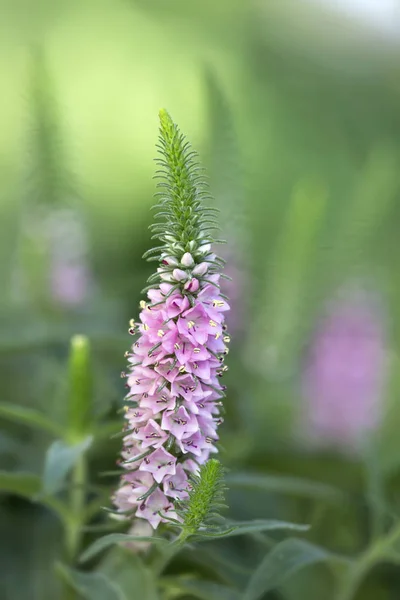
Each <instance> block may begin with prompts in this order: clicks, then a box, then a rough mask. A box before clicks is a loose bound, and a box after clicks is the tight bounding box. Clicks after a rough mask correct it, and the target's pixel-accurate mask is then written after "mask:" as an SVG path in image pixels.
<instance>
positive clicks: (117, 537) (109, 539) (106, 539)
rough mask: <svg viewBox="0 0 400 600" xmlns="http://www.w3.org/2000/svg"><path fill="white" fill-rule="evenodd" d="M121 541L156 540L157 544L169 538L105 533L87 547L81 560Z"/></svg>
mask: <svg viewBox="0 0 400 600" xmlns="http://www.w3.org/2000/svg"><path fill="white" fill-rule="evenodd" d="M121 542H154V543H155V544H166V543H167V540H165V539H164V538H159V537H151V536H137V535H128V534H126V533H111V534H109V535H104V536H103V537H101V538H99V539H98V540H96V541H95V542H94V543H93V544H92V545H91V546H89V547H88V548H86V550H85V551H84V552H83V554H82V555H81V557H80V559H79V562H81V563H83V562H86V561H87V560H89V559H91V558H93V557H94V556H96V555H97V554H99V552H102V551H103V550H105V549H106V548H109V547H110V546H113V545H114V544H119V543H121Z"/></svg>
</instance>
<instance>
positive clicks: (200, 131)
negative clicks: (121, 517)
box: [0, 0, 400, 600]
mask: <svg viewBox="0 0 400 600" xmlns="http://www.w3.org/2000/svg"><path fill="white" fill-rule="evenodd" d="M324 4H325V3H323V2H321V3H318V2H314V3H313V2H307V1H306V0H304V1H303V2H300V1H298V2H295V1H294V0H293V1H291V0H282V1H281V2H278V1H276V0H271V1H269V2H267V1H265V2H262V1H257V0H246V1H245V0H229V1H228V0H219V1H217V2H215V1H213V2H212V1H211V0H202V1H201V2H198V1H192V2H182V1H178V0H146V1H144V0H143V1H142V0H136V1H134V0H130V1H129V0H125V1H123V0H120V1H117V0H108V1H107V0H96V1H94V0H84V1H82V0H81V1H79V2H78V1H76V0H72V1H70V2H61V1H60V0H52V1H51V2H50V1H48V0H42V1H36V2H32V1H29V2H28V1H27V0H13V1H12V2H11V1H10V0H2V1H1V3H0V72H1V83H2V85H1V94H0V124H1V134H0V273H1V279H2V282H3V283H2V286H1V293H0V381H1V390H2V397H1V401H2V402H7V403H12V404H15V405H18V406H19V405H22V406H26V407H30V408H35V409H40V410H42V411H44V412H45V413H46V415H47V416H49V417H51V418H52V419H55V420H56V421H58V422H59V423H61V424H62V423H64V420H65V410H66V408H65V405H66V400H65V398H66V388H67V382H66V360H67V355H68V344H69V339H70V337H71V336H72V335H73V334H76V333H81V334H86V335H87V336H88V337H89V338H90V341H91V345H92V350H93V369H94V389H95V394H94V397H95V413H96V415H97V416H98V418H99V419H102V420H103V423H106V422H107V421H108V420H110V421H115V419H116V418H117V410H118V408H119V407H120V406H121V402H122V397H123V395H124V390H123V383H121V380H120V378H119V373H120V371H121V370H122V369H123V368H124V366H125V365H124V362H125V361H124V358H123V352H124V351H125V350H126V349H127V347H128V345H129V338H128V334H127V328H128V321H129V319H130V318H131V317H136V315H137V313H138V303H139V300H140V299H141V294H140V290H141V289H142V287H143V286H144V285H145V280H146V278H147V276H148V274H149V273H150V271H151V268H152V265H151V264H150V265H149V264H148V263H146V262H145V261H143V260H141V256H142V254H143V253H144V252H145V251H146V249H148V248H149V247H150V244H151V241H150V235H149V231H148V225H149V224H150V223H151V218H152V214H151V211H150V207H151V205H152V202H153V194H154V191H155V183H154V181H153V179H152V177H153V174H154V169H155V164H154V162H153V158H154V157H155V152H156V149H155V144H156V142H157V128H158V121H157V115H158V110H159V108H161V107H166V108H167V109H168V110H169V111H170V113H171V115H172V117H173V119H174V120H175V121H176V122H177V123H178V124H179V126H180V128H181V129H182V131H183V132H184V133H185V134H186V135H187V137H188V139H189V140H190V141H191V143H192V144H193V146H194V147H195V148H196V149H197V150H198V152H199V155H200V159H201V162H202V164H203V165H204V166H205V167H206V169H207V171H208V174H209V177H210V186H211V191H212V193H213V196H214V198H215V205H216V206H217V207H218V208H219V209H220V210H221V229H222V231H221V237H223V238H226V239H227V240H228V244H227V245H226V247H223V246H221V253H222V254H223V255H224V256H226V258H227V259H228V267H227V270H228V272H230V273H231V274H232V275H233V282H232V284H231V290H230V292H229V293H230V294H231V295H232V297H233V300H234V302H233V311H232V316H231V325H230V329H231V333H232V349H231V353H230V355H229V366H230V371H229V373H228V375H227V378H226V384H227V385H228V389H229V394H228V398H227V401H226V420H225V425H224V427H223V432H222V446H223V450H222V452H221V460H222V461H223V462H224V463H225V464H226V465H227V466H228V467H229V468H230V470H231V472H232V477H233V478H234V476H235V472H239V471H241V472H244V471H246V472H249V471H251V472H256V473H259V474H265V475H266V476H267V475H268V477H269V476H277V479H276V480H274V479H273V478H272V479H271V478H270V479H265V482H266V483H265V486H266V487H265V489H262V486H261V488H260V487H258V488H257V489H253V488H252V487H251V486H250V485H249V486H247V487H246V486H245V489H244V490H243V489H239V488H238V487H235V485H233V486H232V489H231V492H230V494H229V503H230V514H231V515H233V516H235V517H236V518H258V517H264V518H267V517H268V518H270V517H273V518H284V519H287V520H290V519H292V520H297V521H300V522H311V523H312V524H313V528H312V531H311V533H310V536H311V537H310V539H312V540H313V541H315V542H316V543H319V544H321V545H323V546H326V547H328V548H330V549H331V550H333V551H335V552H344V553H346V554H352V553H354V552H358V551H359V550H360V549H361V548H363V547H364V545H365V544H366V540H367V539H368V537H369V535H370V524H369V522H370V519H369V517H370V514H371V513H373V514H375V512H378V513H379V514H380V515H381V516H382V510H383V513H384V515H383V520H384V522H385V524H386V523H388V522H390V520H391V519H394V515H396V514H398V511H399V510H400V505H399V502H400V496H399V492H400V477H399V470H398V469H399V465H400V460H399V457H400V441H399V436H398V428H399V427H400V406H399V398H398V394H399V385H400V382H399V378H398V376H397V373H398V365H399V359H398V349H399V343H400V312H399V308H398V307H399V306H400V272H399V268H398V267H399V261H398V256H399V251H400V240H399V235H398V230H399V222H400V202H399V192H400V174H399V164H400V142H399V140H400V111H399V100H400V79H399V76H400V62H399V61H400V34H399V36H398V37H396V35H394V34H392V29H393V27H391V28H390V31H389V29H388V30H386V29H385V28H384V27H377V26H375V25H377V24H380V21H378V20H377V22H376V23H374V21H373V20H371V21H367V20H365V19H364V18H361V17H360V18H359V19H358V18H357V15H355V16H354V17H353V18H350V17H346V16H344V15H341V14H340V12H339V11H333V10H331V9H330V8H329V7H328V6H324ZM384 5H385V3H383V4H382V7H383V8H382V10H383V9H384ZM389 22H390V23H391V25H392V26H393V22H391V21H390V18H389ZM343 286H350V287H352V286H356V287H357V288H360V289H363V290H365V289H366V290H368V294H370V295H371V296H373V297H374V303H375V301H376V299H378V300H377V304H376V306H378V308H377V309H376V310H375V308H374V309H373V310H372V313H373V316H372V317H371V318H372V320H374V319H375V321H374V322H376V323H377V325H376V327H377V328H378V329H379V331H380V328H381V329H382V332H384V333H382V336H383V339H384V354H385V358H384V367H383V366H382V364H381V363H380V362H379V361H378V362H379V364H375V362H374V360H372V361H371V360H370V362H368V360H369V359H367V363H366V365H367V366H365V367H363V366H361V367H360V369H361V372H363V370H364V371H367V372H368V373H370V372H373V371H374V369H380V370H381V371H382V373H383V374H382V377H381V379H382V381H383V383H382V385H381V386H380V387H379V386H378V387H379V390H378V392H377V393H376V394H375V396H376V397H375V402H374V407H375V408H374V410H375V411H376V413H377V415H378V416H377V417H376V426H375V427H373V430H374V431H373V435H372V436H371V435H368V436H366V438H365V440H364V438H362V439H361V441H360V439H359V437H360V436H358V437H357V440H356V442H354V443H351V444H350V449H349V448H347V447H346V451H345V452H343V448H344V446H345V444H344V443H343V440H342V438H341V434H340V432H339V434H338V436H337V438H336V439H334V436H333V439H332V440H329V444H323V443H322V444H321V441H319V442H318V443H317V444H314V443H312V444H310V443H309V437H311V436H309V434H308V433H307V427H306V428H305V429H306V431H305V432H304V430H303V422H304V421H307V420H308V417H307V411H309V410H312V408H311V409H310V405H309V404H307V402H306V400H305V399H304V394H303V393H302V389H303V383H302V382H303V379H304V371H305V369H306V364H307V361H308V360H309V356H310V354H309V350H310V348H311V347H312V344H313V339H314V333H315V331H316V330H317V329H318V326H319V325H318V324H319V323H320V322H321V319H323V316H324V314H325V313H326V311H327V310H328V309H327V306H329V300H330V299H332V298H333V299H334V298H336V295H337V293H338V290H341V289H342V288H343ZM368 294H367V295H368ZM327 303H328V304H327ZM374 307H375V304H374ZM374 327H375V326H374ZM367 329H368V326H367ZM322 331H323V326H322ZM374 331H375V329H374ZM321 335H323V334H321ZM349 335H350V337H351V331H350V333H349ZM368 335H369V334H367V337H368ZM357 343H358V342H357ZM355 354H357V351H356V352H355ZM357 356H358V354H357ZM362 356H363V354H362V351H361V359H360V360H362ZM353 357H354V355H353V354H352V351H350V354H349V357H346V356H343V355H340V356H339V358H338V360H339V359H340V358H342V359H343V360H344V361H345V363H346V364H350V367H349V368H350V370H351V360H352V358H353ZM356 360H358V359H356ZM357 364H358V363H357ZM338 373H339V372H338ZM338 377H339V375H338ZM362 377H363V374H362V373H361V375H360V378H361V379H362ZM366 377H367V384H366V386H367V387H368V374H367V375H366ZM341 389H342V391H343V393H341V398H342V401H343V403H344V404H346V405H347V404H348V403H351V402H352V393H351V383H349V389H348V390H347V388H346V382H344V383H343V382H342V388H341ZM321 398H322V399H321ZM362 398H363V397H362V394H361V401H360V406H361V408H360V410H361V411H362V410H363V409H362ZM319 401H320V402H322V403H323V401H324V400H323V394H322V396H321V397H320V398H319V400H316V403H317V404H318V402H319ZM311 406H313V405H312V404H311ZM357 406H358V405H357ZM336 410H337V411H338V412H340V411H342V410H343V409H342V407H341V405H340V404H339V405H338V406H337V408H336ZM364 410H367V411H372V408H370V406H369V405H368V407H367V409H364ZM355 411H356V412H357V408H355ZM346 414H347V413H346ZM343 418H344V420H345V421H348V420H349V419H351V418H353V417H351V416H345V417H343ZM354 419H356V420H357V414H356V415H355V416H354ZM361 429H362V427H361ZM369 429H370V428H369ZM110 430H111V431H112V427H111V428H110ZM361 437H362V436H361ZM50 440H51V438H50V437H48V436H46V435H44V434H43V433H42V432H40V431H38V432H35V431H33V432H32V431H31V429H29V428H27V427H24V426H22V425H21V424H17V423H15V422H10V419H8V418H4V419H2V421H1V428H0V466H1V468H2V469H3V470H9V471H16V472H19V471H28V472H33V473H39V474H40V473H41V470H42V465H43V460H44V455H45V451H46V448H47V446H48V445H49V442H50ZM118 449H119V440H111V441H108V439H107V437H106V438H105V439H103V441H102V442H101V443H100V444H98V445H96V446H95V447H94V448H92V450H91V451H90V473H91V477H92V480H93V481H95V480H96V481H97V479H98V475H97V474H98V473H99V472H100V471H104V470H107V469H109V468H112V466H113V464H114V463H115V458H116V456H117V453H118ZM371 464H372V465H373V466H372V467H371ZM286 476H290V477H295V478H305V480H307V481H310V482H315V483H316V484H318V485H321V486H322V485H323V484H326V485H328V484H329V485H332V486H335V487H337V488H338V489H340V490H342V491H343V492H345V493H346V494H348V498H351V500H350V499H348V500H346V501H345V502H343V503H340V502H339V505H335V506H330V505H329V502H328V503H327V505H325V503H324V502H325V501H324V500H323V498H322V499H321V498H320V499H318V498H317V495H318V490H320V491H321V489H325V488H320V487H318V486H317V487H316V488H313V487H312V486H311V488H310V490H311V491H309V492H306V493H305V492H304V490H303V493H301V492H300V493H299V491H298V490H297V491H296V489H295V490H294V491H293V490H292V491H290V490H289V492H287V490H286V492H285V490H284V489H283V491H282V489H281V487H280V486H281V485H282V486H283V488H284V487H285V481H286V483H287V482H288V481H292V480H286V479H282V480H281V479H279V477H283V478H284V477H286ZM268 481H269V483H268ZM274 481H275V484H274ZM296 481H297V480H296ZM282 482H283V483H282ZM101 485H103V487H104V494H105V497H106V498H107V494H108V489H111V488H112V485H114V484H113V483H111V484H110V487H109V488H107V487H106V484H105V482H104V481H101ZM274 485H275V487H276V489H274ZM293 485H294V484H293ZM256 487H257V486H256ZM250 488H251V489H250ZM289 488H290V486H289ZM294 488H296V486H295V485H294ZM307 489H308V488H307ZM292 492H293V493H292ZM321 497H323V493H322V492H321ZM346 497H347V496H346ZM382 498H384V499H385V500H384V501H383V500H382ZM381 501H382V502H384V505H385V506H384V508H383V509H382V505H381ZM104 503H107V499H105V500H104V501H103V504H104ZM376 508H377V510H376ZM0 509H1V510H0V539H1V540H2V542H1V544H0V571H1V579H2V592H0V598H1V599H4V600H15V599H18V600H19V599H21V600H23V599H25V598H26V599H28V598H29V600H35V599H42V598H44V599H45V598H51V599H53V598H55V599H56V598H57V597H58V596H57V593H58V592H57V583H56V582H55V581H54V580H53V576H52V562H51V559H52V557H54V555H56V554H57V552H58V551H59V550H58V547H59V543H60V542H59V537H60V532H59V531H58V525H57V522H56V520H55V519H54V518H53V516H52V514H51V513H50V512H47V511H46V510H45V509H42V508H39V507H38V506H37V505H35V504H31V503H29V502H27V501H25V500H22V499H20V498H18V497H17V496H16V495H13V494H6V493H5V494H4V495H3V496H2V497H1V507H0ZM378 516H379V515H378ZM239 550H240V549H239V547H238V546H233V547H229V552H230V553H231V554H232V555H233V554H234V553H235V552H236V553H239V554H240V551H239ZM225 551H226V552H227V550H226V549H221V556H224V552H225ZM248 552H249V554H248V557H247V558H248V562H249V564H251V563H252V561H253V560H257V559H256V558H252V556H250V550H249V551H248ZM199 556H200V555H199ZM203 558H204V557H203ZM225 558H226V557H225ZM198 562H199V563H201V560H200V558H199V559H198ZM221 562H223V561H221ZM201 568H202V567H201V565H200V566H199V569H200V570H201ZM204 568H205V567H204ZM207 568H208V567H207ZM224 568H225V567H224ZM221 572H223V567H222V566H221ZM220 575H221V573H220ZM231 575H232V574H230V575H229V576H231ZM224 576H225V575H224ZM226 577H228V575H226ZM331 578H332V573H331V572H330V571H329V570H328V569H324V568H323V567H318V568H317V567H315V568H314V567H312V568H311V569H308V570H307V572H305V571H304V573H301V574H299V575H297V576H296V578H294V579H293V580H291V582H289V583H288V584H287V585H286V586H285V587H284V588H281V589H280V591H278V592H271V593H270V594H269V595H268V598H273V597H276V598H279V597H282V595H283V597H285V598H288V599H289V600H302V599H303V598H304V599H305V598H307V600H312V599H313V598H315V599H318V600H320V599H321V598H324V600H325V599H326V600H329V598H331V595H330V594H331V593H332V585H331ZM52 586H55V587H52ZM274 594H276V596H274ZM399 595H400V575H399V573H398V569H397V568H396V567H390V566H386V565H385V566H383V567H379V568H377V569H376V570H375V571H374V573H373V576H371V582H369V580H368V585H366V586H365V589H364V588H363V590H362V591H361V592H360V596H359V597H360V598H363V600H369V599H370V598H371V600H372V599H373V600H390V599H394V598H398V597H399ZM133 597H134V596H132V598H133ZM187 597H191V596H187ZM266 597H267V596H266ZM332 597H333V596H332ZM357 597H358V596H357Z"/></svg>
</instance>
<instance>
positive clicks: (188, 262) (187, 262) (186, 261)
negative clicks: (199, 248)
mask: <svg viewBox="0 0 400 600" xmlns="http://www.w3.org/2000/svg"><path fill="white" fill-rule="evenodd" d="M181 263H182V264H183V265H184V266H185V267H191V266H192V265H194V260H193V256H192V255H191V254H190V253H189V252H185V254H184V255H183V256H182V258H181Z"/></svg>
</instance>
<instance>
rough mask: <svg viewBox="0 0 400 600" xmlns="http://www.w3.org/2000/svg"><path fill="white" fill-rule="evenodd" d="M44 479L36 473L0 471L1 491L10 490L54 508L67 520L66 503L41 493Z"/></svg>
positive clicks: (12, 492)
mask: <svg viewBox="0 0 400 600" xmlns="http://www.w3.org/2000/svg"><path fill="white" fill-rule="evenodd" d="M41 491H42V481H41V479H40V477H39V476H38V475H35V474H34V473H23V472H20V473H18V472H17V473H7V472H5V471H0V492H8V493H9V494H16V495H17V496H22V498H27V499H28V500H31V501H32V502H40V504H43V506H47V507H48V508H50V509H51V510H53V511H54V512H55V513H56V514H57V515H58V516H59V517H60V519H61V520H63V521H64V522H66V521H67V520H68V519H69V513H68V510H67V508H66V507H65V505H64V504H63V503H62V502H60V501H59V500H58V499H57V498H54V497H53V496H45V495H41Z"/></svg>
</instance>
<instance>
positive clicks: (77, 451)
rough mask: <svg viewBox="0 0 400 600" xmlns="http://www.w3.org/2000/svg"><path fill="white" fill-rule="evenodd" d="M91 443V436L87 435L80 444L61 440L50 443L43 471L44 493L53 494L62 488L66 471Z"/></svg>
mask: <svg viewBox="0 0 400 600" xmlns="http://www.w3.org/2000/svg"><path fill="white" fill-rule="evenodd" d="M91 443H92V437H91V436H88V437H87V438H86V439H84V440H83V441H82V442H81V443H80V444H75V445H74V446H72V445H70V444H67V443H66V442H63V441H62V440H57V441H55V442H53V444H51V446H50V447H49V449H48V450H47V454H46V461H45V466H44V473H43V488H42V491H43V492H44V493H45V494H54V493H56V492H57V491H59V490H60V488H62V486H63V485H64V482H65V479H66V477H67V475H68V473H69V472H70V470H71V469H72V467H73V466H74V465H75V463H76V461H77V460H78V458H79V457H80V456H81V455H82V454H83V453H84V452H86V450H87V449H88V448H89V446H90V445H91Z"/></svg>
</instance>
